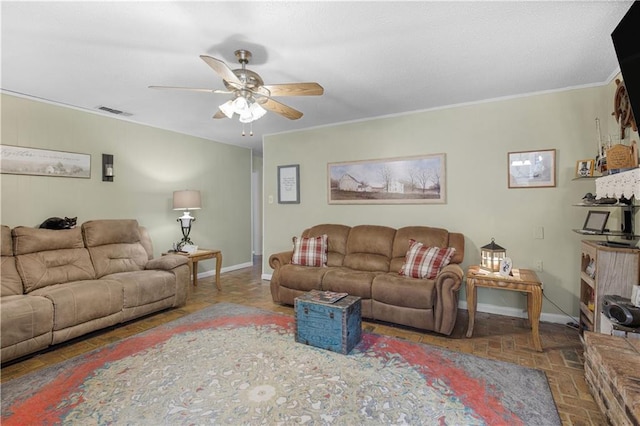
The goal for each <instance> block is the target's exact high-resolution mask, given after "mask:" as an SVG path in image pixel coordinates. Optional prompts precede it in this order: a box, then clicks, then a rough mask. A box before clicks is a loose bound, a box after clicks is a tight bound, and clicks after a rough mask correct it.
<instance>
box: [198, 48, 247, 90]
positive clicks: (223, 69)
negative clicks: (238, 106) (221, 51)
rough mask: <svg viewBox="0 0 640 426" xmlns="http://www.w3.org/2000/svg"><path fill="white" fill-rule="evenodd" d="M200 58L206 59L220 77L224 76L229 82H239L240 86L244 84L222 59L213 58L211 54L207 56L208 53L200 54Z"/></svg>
mask: <svg viewBox="0 0 640 426" xmlns="http://www.w3.org/2000/svg"><path fill="white" fill-rule="evenodd" d="M200 58H202V60H203V61H205V62H206V63H207V65H209V66H210V67H211V68H213V70H214V71H215V72H216V73H217V74H218V75H219V76H220V77H222V79H223V80H225V81H227V82H229V83H234V84H237V85H239V86H242V82H241V81H240V80H239V79H238V77H237V76H236V75H235V74H234V73H233V71H232V70H231V68H229V67H228V66H227V64H225V63H224V62H222V61H221V60H220V59H216V58H212V57H211V56H207V55H200Z"/></svg>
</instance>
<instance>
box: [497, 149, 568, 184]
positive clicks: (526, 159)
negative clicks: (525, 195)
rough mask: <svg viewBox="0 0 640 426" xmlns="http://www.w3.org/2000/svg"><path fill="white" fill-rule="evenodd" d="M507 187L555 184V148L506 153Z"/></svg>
mask: <svg viewBox="0 0 640 426" xmlns="http://www.w3.org/2000/svg"><path fill="white" fill-rule="evenodd" d="M507 165H508V169H507V170H508V175H507V179H508V184H509V188H546V187H555V186H556V150H555V149H545V150H541V151H520V152H510V153H508V154H507Z"/></svg>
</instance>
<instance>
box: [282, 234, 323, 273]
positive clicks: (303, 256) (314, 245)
mask: <svg viewBox="0 0 640 426" xmlns="http://www.w3.org/2000/svg"><path fill="white" fill-rule="evenodd" d="M328 246H329V244H328V236H327V235H326V234H323V235H321V236H319V237H315V238H298V237H293V257H292V258H291V263H292V264H294V265H302V266H327V249H328Z"/></svg>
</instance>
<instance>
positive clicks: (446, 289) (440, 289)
mask: <svg viewBox="0 0 640 426" xmlns="http://www.w3.org/2000/svg"><path fill="white" fill-rule="evenodd" d="M463 276H464V272H463V271H462V268H461V267H460V265H458V264H457V263H453V264H449V265H447V266H445V267H444V268H442V269H441V270H440V273H439V274H438V276H437V277H436V279H435V284H436V298H437V299H436V300H437V301H436V306H435V326H436V329H435V331H437V332H438V333H442V334H446V335H447V336H448V335H450V334H451V332H452V331H453V327H454V326H455V325H456V318H457V315H458V291H459V290H460V287H461V286H462V277H463Z"/></svg>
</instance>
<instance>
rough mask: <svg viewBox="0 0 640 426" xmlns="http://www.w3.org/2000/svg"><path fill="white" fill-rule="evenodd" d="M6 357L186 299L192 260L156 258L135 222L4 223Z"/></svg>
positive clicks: (1, 302) (1, 306) (0, 309)
mask: <svg viewBox="0 0 640 426" xmlns="http://www.w3.org/2000/svg"><path fill="white" fill-rule="evenodd" d="M1 274H2V275H1V276H0V281H1V284H2V287H1V293H0V329H1V330H0V332H1V333H2V334H1V338H2V350H1V356H0V358H1V361H2V362H6V361H9V360H12V359H15V358H18V357H21V356H24V355H27V354H30V353H33V352H36V351H39V350H42V349H45V348H47V347H48V346H50V345H54V344H57V343H60V342H64V341H66V340H69V339H73V338H75V337H78V336H81V335H83V334H86V333H89V332H91V331H94V330H98V329H101V328H104V327H109V326H112V325H115V324H119V323H122V322H125V321H129V320H131V319H134V318H138V317H141V316H143V315H146V314H149V313H152V312H156V311H160V310H163V309H167V308H171V307H177V306H181V305H184V304H185V303H186V299H187V294H188V291H189V286H190V273H189V266H188V259H187V258H186V257H184V256H177V255H173V256H171V255H170V256H162V257H160V258H157V259H153V246H152V244H151V239H150V238H149V234H148V232H147V231H146V229H145V228H143V227H140V226H139V225H138V222H137V221H135V220H94V221H89V222H85V223H83V224H82V227H77V228H73V229H68V230H49V229H39V228H29V227H24V226H19V227H16V228H14V229H13V230H11V229H10V228H9V227H7V226H4V225H3V226H2V270H1Z"/></svg>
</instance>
